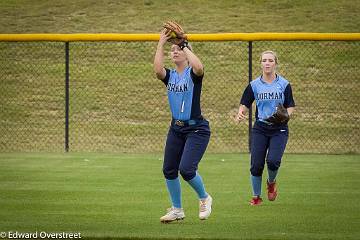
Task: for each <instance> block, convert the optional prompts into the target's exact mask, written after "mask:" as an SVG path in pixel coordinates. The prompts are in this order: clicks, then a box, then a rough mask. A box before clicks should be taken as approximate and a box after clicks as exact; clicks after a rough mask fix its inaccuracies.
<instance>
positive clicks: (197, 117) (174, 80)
mask: <svg viewBox="0 0 360 240" xmlns="http://www.w3.org/2000/svg"><path fill="white" fill-rule="evenodd" d="M171 37H172V36H171V31H169V30H166V29H164V30H163V31H161V33H160V40H159V42H158V45H157V49H156V53H155V58H154V71H155V73H156V76H157V78H158V79H160V80H161V81H162V82H163V83H164V84H165V86H166V88H167V94H168V100H169V105H170V109H171V114H172V121H171V125H170V128H169V131H168V135H167V140H166V146H165V154H164V162H163V173H164V176H165V180H166V186H167V190H168V192H169V195H170V199H171V203H172V207H171V208H169V209H168V212H167V213H166V214H165V215H164V216H162V217H161V218H160V221H161V222H163V223H168V222H172V221H175V220H182V219H184V218H185V214H184V210H183V208H182V203H181V187H180V179H179V177H178V175H179V172H180V175H181V176H182V177H183V179H184V180H185V181H186V182H187V183H188V184H189V185H190V186H191V187H192V188H193V189H194V190H195V192H196V193H197V196H198V198H199V202H200V208H199V218H200V219H201V220H204V219H207V218H208V217H209V215H210V213H211V204H212V198H211V196H210V195H209V194H208V193H207V192H206V191H205V187H204V184H203V180H202V178H201V176H200V174H199V173H198V171H197V170H198V164H199V162H200V160H201V158H202V156H203V154H204V152H205V150H206V147H207V145H208V142H209V139H210V128H209V122H208V121H207V120H206V119H204V118H203V117H202V115H201V109H200V94H201V86H202V81H203V75H204V68H203V65H202V63H201V61H200V59H199V58H198V57H197V56H196V55H195V54H194V53H193V52H192V50H191V49H190V46H189V45H188V43H187V41H186V42H183V43H180V44H178V45H177V44H172V45H171V51H170V57H171V60H172V62H173V63H174V64H175V69H168V68H165V67H164V45H165V43H166V42H167V41H168V40H169V39H170V38H171Z"/></svg>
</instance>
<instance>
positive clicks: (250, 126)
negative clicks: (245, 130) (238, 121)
mask: <svg viewBox="0 0 360 240" xmlns="http://www.w3.org/2000/svg"><path fill="white" fill-rule="evenodd" d="M251 81H252V41H249V83H250V82H251ZM251 129H252V106H251V107H250V108H249V152H251Z"/></svg>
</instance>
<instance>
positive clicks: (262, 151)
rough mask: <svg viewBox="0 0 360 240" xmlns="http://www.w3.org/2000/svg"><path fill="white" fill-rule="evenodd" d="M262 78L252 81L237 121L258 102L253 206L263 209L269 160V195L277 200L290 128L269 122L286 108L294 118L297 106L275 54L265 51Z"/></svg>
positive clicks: (253, 146)
mask: <svg viewBox="0 0 360 240" xmlns="http://www.w3.org/2000/svg"><path fill="white" fill-rule="evenodd" d="M260 61H261V67H262V75H261V76H259V77H258V78H256V79H255V80H253V81H251V82H250V84H249V85H248V86H247V87H246V89H245V90H244V93H243V95H242V98H241V101H240V107H239V112H238V115H237V120H238V121H241V120H244V119H245V118H246V113H247V111H248V110H249V108H250V107H251V105H252V103H253V102H254V100H255V101H256V112H255V119H256V121H255V124H254V126H253V129H252V133H251V168H250V172H251V184H252V190H253V197H252V199H251V201H250V204H251V205H260V204H261V203H262V198H261V182H262V174H263V170H264V166H265V160H266V163H267V169H268V179H267V195H268V199H269V200H270V201H274V200H275V199H276V196H277V188H276V176H277V173H278V169H279V167H280V163H281V158H282V156H283V154H284V151H285V147H286V144H287V141H288V135H289V130H288V125H287V122H285V123H280V124H276V123H271V122H269V121H267V120H268V119H270V118H271V116H272V115H273V114H274V113H275V112H276V110H277V106H278V105H279V104H280V105H283V106H284V107H285V108H286V110H287V114H288V115H289V116H290V115H291V113H292V112H293V111H294V107H295V102H294V99H293V96H292V90H291V86H290V83H289V81H288V80H286V79H285V78H283V77H282V76H280V75H278V74H277V73H276V66H277V64H278V58H277V56H276V53H275V52H273V51H265V52H263V53H262V54H261V57H260Z"/></svg>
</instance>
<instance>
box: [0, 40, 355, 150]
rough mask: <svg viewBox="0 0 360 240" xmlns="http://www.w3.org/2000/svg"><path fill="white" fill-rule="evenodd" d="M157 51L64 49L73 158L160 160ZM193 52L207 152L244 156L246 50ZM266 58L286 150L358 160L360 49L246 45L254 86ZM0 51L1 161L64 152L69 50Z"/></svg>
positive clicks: (3, 46) (13, 46) (163, 122)
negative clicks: (282, 95) (288, 112)
mask: <svg viewBox="0 0 360 240" xmlns="http://www.w3.org/2000/svg"><path fill="white" fill-rule="evenodd" d="M156 45H157V43H156V42H70V43H69V118H68V121H69V125H68V147H69V151H71V152H136V153H138V152H142V153H151V152H162V151H163V149H164V143H165V138H166V134H167V130H168V127H169V123H170V119H171V115H170V110H169V107H168V103H167V95H166V89H165V86H164V85H163V84H162V82H161V81H159V80H157V79H156V78H155V75H154V73H153V57H154V53H155V50H156ZM192 45H193V48H194V51H195V52H196V54H197V55H198V56H199V57H200V58H201V60H202V62H203V64H204V66H205V77H204V83H203V93H202V111H203V115H204V116H205V117H206V118H207V119H208V120H209V121H210V127H211V130H212V136H211V140H210V144H209V147H208V152H212V153H228V152H247V151H248V134H249V131H248V127H249V126H248V123H247V122H243V123H240V124H238V123H236V122H235V121H234V116H235V115H236V113H237V110H238V107H239V101H240V97H241V95H242V92H243V90H244V88H245V87H246V85H247V84H248V82H249V43H248V42H240V41H224V42H194V43H192ZM167 50H169V46H168V47H167ZM264 50H274V51H276V52H277V53H278V56H279V60H280V64H279V66H278V73H279V74H280V75H283V76H284V77H286V78H287V79H288V80H289V81H290V82H291V84H292V87H293V94H294V98H295V101H296V104H297V108H296V111H295V113H294V114H293V119H292V120H291V121H290V123H289V125H290V139H289V143H288V147H287V150H286V151H287V152H292V153H332V154H343V153H359V152H360V150H359V146H358V145H359V142H360V141H359V140H360V137H359V135H360V131H359V122H360V121H359V120H360V114H359V111H358V109H359V99H360V79H359V78H360V77H359V76H360V68H359V66H358V64H357V60H358V59H359V58H360V42H359V41H256V42H252V50H251V51H252V55H253V59H252V61H251V62H252V75H251V76H250V77H251V78H252V79H255V78H256V77H257V76H258V75H259V74H260V73H261V69H260V61H259V57H260V53H261V52H262V51H264ZM0 51H1V58H0V61H1V65H0V102H1V113H0V152H63V151H64V149H65V148H64V146H65V139H66V137H67V135H66V131H65V115H66V114H65V103H66V101H65V92H66V91H65V86H66V84H65V43H63V42H0ZM165 54H166V55H168V54H169V53H168V52H166V53H165ZM166 65H167V66H168V67H171V66H172V64H171V62H170V61H169V58H168V59H167V60H166ZM253 112H255V111H253Z"/></svg>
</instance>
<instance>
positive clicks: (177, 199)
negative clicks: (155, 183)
mask: <svg viewBox="0 0 360 240" xmlns="http://www.w3.org/2000/svg"><path fill="white" fill-rule="evenodd" d="M166 186H167V189H168V191H169V194H170V198H171V202H172V205H173V207H175V208H181V186H180V179H179V178H178V177H177V178H175V179H171V180H170V179H166Z"/></svg>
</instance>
